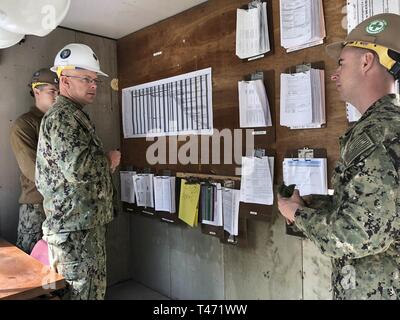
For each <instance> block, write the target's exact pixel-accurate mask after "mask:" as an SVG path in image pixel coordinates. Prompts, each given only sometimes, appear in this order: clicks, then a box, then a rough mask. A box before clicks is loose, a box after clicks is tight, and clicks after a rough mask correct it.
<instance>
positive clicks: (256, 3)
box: [247, 0, 261, 9]
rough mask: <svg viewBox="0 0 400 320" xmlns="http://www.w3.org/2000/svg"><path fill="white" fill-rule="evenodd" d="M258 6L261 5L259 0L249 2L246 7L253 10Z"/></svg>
mask: <svg viewBox="0 0 400 320" xmlns="http://www.w3.org/2000/svg"><path fill="white" fill-rule="evenodd" d="M260 4H261V0H254V1H251V2H250V3H249V4H248V5H247V6H248V8H249V9H254V8H257V6H258V5H260Z"/></svg>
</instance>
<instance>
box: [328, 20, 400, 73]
mask: <svg viewBox="0 0 400 320" xmlns="http://www.w3.org/2000/svg"><path fill="white" fill-rule="evenodd" d="M399 32H400V15H398V14H393V13H382V14H378V15H375V16H372V17H370V18H368V19H366V20H364V21H363V22H361V23H360V24H359V25H358V26H357V27H355V28H354V29H353V30H352V31H351V32H350V33H349V34H348V36H347V37H346V39H345V40H344V41H340V42H335V43H332V44H329V45H327V46H326V51H327V53H328V55H329V56H331V57H332V58H334V59H336V60H337V59H338V58H339V56H340V52H341V51H342V49H343V48H344V47H357V48H363V49H369V50H372V51H374V52H376V54H377V55H378V57H379V62H380V63H381V64H382V65H383V66H384V67H385V68H386V69H387V70H388V71H389V72H390V73H391V74H392V75H393V76H394V77H395V78H396V79H398V78H399V77H400V37H399Z"/></svg>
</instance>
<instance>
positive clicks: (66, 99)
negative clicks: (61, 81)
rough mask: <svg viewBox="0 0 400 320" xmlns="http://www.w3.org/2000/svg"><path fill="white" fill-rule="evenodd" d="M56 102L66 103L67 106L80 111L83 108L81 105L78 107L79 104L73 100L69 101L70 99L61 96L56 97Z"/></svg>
mask: <svg viewBox="0 0 400 320" xmlns="http://www.w3.org/2000/svg"><path fill="white" fill-rule="evenodd" d="M57 102H61V103H63V104H64V103H68V104H69V105H71V104H72V105H73V106H74V107H76V108H77V109H79V110H82V109H83V106H82V105H80V104H79V103H77V102H75V101H73V100H71V99H70V98H67V97H66V96H62V95H59V96H58V97H57Z"/></svg>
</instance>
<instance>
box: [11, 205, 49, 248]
mask: <svg viewBox="0 0 400 320" xmlns="http://www.w3.org/2000/svg"><path fill="white" fill-rule="evenodd" d="M45 219H46V216H45V214H44V210H43V206H42V204H21V205H20V207H19V221H18V236H17V247H18V248H20V249H21V250H23V251H25V252H26V253H27V254H30V253H31V251H32V249H33V247H34V246H35V244H36V242H38V241H39V240H40V239H42V223H43V221H44V220H45Z"/></svg>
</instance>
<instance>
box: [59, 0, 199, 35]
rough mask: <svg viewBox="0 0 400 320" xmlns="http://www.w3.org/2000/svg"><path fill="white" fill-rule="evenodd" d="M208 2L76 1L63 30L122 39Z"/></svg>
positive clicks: (181, 0) (159, 0)
mask: <svg viewBox="0 0 400 320" xmlns="http://www.w3.org/2000/svg"><path fill="white" fill-rule="evenodd" d="M203 2H206V0H112V1H110V0H72V1H71V7H70V9H69V12H68V14H67V16H66V17H65V19H64V21H63V22H62V23H61V26H62V27H66V28H71V29H75V30H79V31H84V32H88V33H93V34H97V35H100V36H104V37H108V38H113V39H119V38H122V37H124V36H126V35H128V34H130V33H132V32H135V31H138V30H140V29H143V28H145V27H147V26H150V25H152V24H154V23H156V22H159V21H161V20H164V19H166V18H169V17H172V16H174V15H176V14H178V13H180V12H182V11H185V10H187V9H189V8H192V7H194V6H196V5H199V4H200V3H203Z"/></svg>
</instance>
